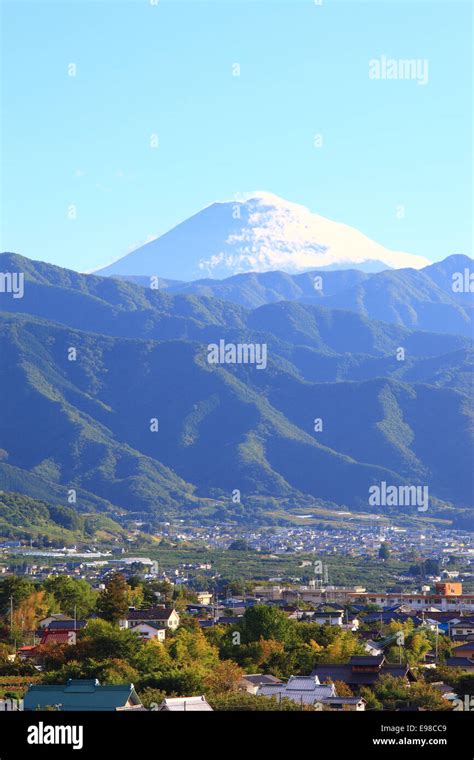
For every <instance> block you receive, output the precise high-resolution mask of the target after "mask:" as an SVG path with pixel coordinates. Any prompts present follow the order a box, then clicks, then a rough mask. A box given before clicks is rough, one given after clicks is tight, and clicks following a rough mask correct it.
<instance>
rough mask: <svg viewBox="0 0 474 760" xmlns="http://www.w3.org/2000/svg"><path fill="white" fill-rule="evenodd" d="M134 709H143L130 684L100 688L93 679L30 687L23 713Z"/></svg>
mask: <svg viewBox="0 0 474 760" xmlns="http://www.w3.org/2000/svg"><path fill="white" fill-rule="evenodd" d="M51 707H53V708H54V707H55V708H56V709H58V710H60V711H65V712H68V711H73V710H87V711H91V710H93V711H96V710H102V711H103V710H108V711H116V710H136V709H142V710H143V709H145V708H143V706H142V703H141V702H140V698H139V696H138V694H137V692H136V691H135V687H134V685H133V683H129V684H118V685H106V686H102V685H101V684H100V682H99V681H98V680H97V678H84V679H75V678H70V679H69V680H68V682H67V683H66V684H52V685H49V684H30V686H29V688H28V691H27V692H26V694H25V696H24V699H23V709H24V710H45V709H46V708H51Z"/></svg>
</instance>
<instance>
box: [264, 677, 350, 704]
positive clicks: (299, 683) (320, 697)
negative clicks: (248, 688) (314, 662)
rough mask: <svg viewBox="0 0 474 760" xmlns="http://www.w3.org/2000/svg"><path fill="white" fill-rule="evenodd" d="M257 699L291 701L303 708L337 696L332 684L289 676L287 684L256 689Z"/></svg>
mask: <svg viewBox="0 0 474 760" xmlns="http://www.w3.org/2000/svg"><path fill="white" fill-rule="evenodd" d="M257 696H258V697H275V699H276V700H277V701H280V700H281V699H291V700H292V701H293V702H296V703H297V704H299V705H301V706H303V705H309V706H315V705H316V704H317V703H318V702H320V703H321V702H322V703H324V700H325V699H327V698H328V697H335V696H337V694H336V690H335V688H334V684H321V683H320V681H319V678H318V677H317V676H291V678H289V679H288V681H287V683H273V684H263V685H262V686H259V688H258V689H257Z"/></svg>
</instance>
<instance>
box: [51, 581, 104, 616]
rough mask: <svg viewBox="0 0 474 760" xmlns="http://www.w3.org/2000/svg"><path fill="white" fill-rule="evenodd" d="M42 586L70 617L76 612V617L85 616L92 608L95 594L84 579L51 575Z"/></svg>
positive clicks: (88, 614)
mask: <svg viewBox="0 0 474 760" xmlns="http://www.w3.org/2000/svg"><path fill="white" fill-rule="evenodd" d="M43 588H44V589H46V591H48V592H49V593H50V594H52V595H53V596H54V598H55V599H56V601H57V602H58V605H59V608H60V610H61V612H63V613H64V614H65V615H70V616H71V617H72V616H73V615H74V613H76V615H77V617H78V618H87V617H89V616H90V614H91V613H92V612H93V610H94V607H95V603H96V598H97V594H96V592H95V591H94V590H93V589H92V588H91V586H90V584H89V583H88V582H87V581H86V580H83V579H78V578H71V577H70V576H69V575H52V576H50V577H49V578H47V579H46V580H45V582H44V583H43Z"/></svg>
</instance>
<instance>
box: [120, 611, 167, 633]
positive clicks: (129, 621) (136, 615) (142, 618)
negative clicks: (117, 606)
mask: <svg viewBox="0 0 474 760" xmlns="http://www.w3.org/2000/svg"><path fill="white" fill-rule="evenodd" d="M141 623H153V624H154V625H156V627H157V628H169V629H170V630H171V631H175V630H176V628H177V627H178V626H179V615H178V613H177V612H176V610H174V609H171V608H170V607H164V606H163V607H150V608H149V609H144V610H137V609H135V608H134V607H131V608H130V609H129V611H128V613H127V615H126V617H125V618H123V619H122V620H120V621H119V625H120V628H134V627H135V626H136V625H140V624H141Z"/></svg>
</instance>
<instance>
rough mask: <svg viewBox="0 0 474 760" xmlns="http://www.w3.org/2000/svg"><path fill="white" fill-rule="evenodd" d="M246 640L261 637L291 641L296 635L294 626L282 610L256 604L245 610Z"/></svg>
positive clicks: (243, 629)
mask: <svg viewBox="0 0 474 760" xmlns="http://www.w3.org/2000/svg"><path fill="white" fill-rule="evenodd" d="M241 630H242V639H243V641H244V642H250V641H259V640H260V639H275V640H276V641H289V640H290V639H291V638H292V637H293V636H294V627H293V624H292V622H291V621H290V620H288V618H287V616H286V615H285V613H284V612H282V610H279V609H277V608H276V607H269V606H268V605H264V604H256V605H255V606H254V607H248V608H247V609H246V610H245V614H244V617H243V621H242V624H241Z"/></svg>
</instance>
